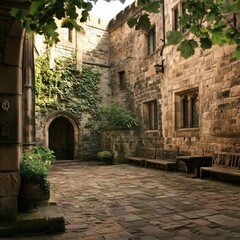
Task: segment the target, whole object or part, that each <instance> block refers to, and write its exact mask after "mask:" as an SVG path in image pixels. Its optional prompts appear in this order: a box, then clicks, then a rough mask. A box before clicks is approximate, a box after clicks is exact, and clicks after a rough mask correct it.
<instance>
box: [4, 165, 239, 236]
mask: <svg viewBox="0 0 240 240" xmlns="http://www.w3.org/2000/svg"><path fill="white" fill-rule="evenodd" d="M49 180H50V181H51V186H52V187H53V196H54V198H55V199H54V200H55V201H56V202H57V205H58V206H59V208H60V209H61V211H62V212H63V214H64V217H65V222H66V231H65V232H64V233H61V234H54V235H44V236H32V237H18V239H19V240H25V239H29V240H30V239H31V240H41V239H46V240H62V239H72V240H75V239H81V240H101V239H105V240H125V239H131V240H137V239H139V240H155V239H166V240H167V239H168V240H169V239H174V240H198V239H203V240H208V239H216V240H222V239H228V240H230V239H240V185H234V184H233V183H226V182H222V181H215V180H209V179H204V180H201V179H197V178H191V177H188V176H186V174H185V173H176V172H168V173H166V172H165V171H163V170H159V169H152V168H147V169H146V168H140V167H139V166H133V165H128V164H122V165H100V164H97V163H79V162H70V161H69V162H67V163H66V162H62V163H56V164H55V165H54V166H53V168H52V172H51V174H50V176H49ZM6 239H10V238H6Z"/></svg>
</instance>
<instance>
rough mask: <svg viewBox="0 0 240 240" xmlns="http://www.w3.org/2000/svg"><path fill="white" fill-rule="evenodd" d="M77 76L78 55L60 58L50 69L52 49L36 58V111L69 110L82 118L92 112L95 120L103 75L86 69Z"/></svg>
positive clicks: (98, 112) (97, 113)
mask: <svg viewBox="0 0 240 240" xmlns="http://www.w3.org/2000/svg"><path fill="white" fill-rule="evenodd" d="M76 73H78V71H77V65H76V55H75V54H74V53H72V56H70V57H59V58H56V59H55V60H54V67H53V68H50V50H49V49H47V50H46V52H45V53H44V54H43V55H41V56H39V57H37V59H36V111H39V112H52V111H56V110H61V109H65V110H67V111H69V112H71V113H73V114H75V115H76V116H78V117H79V118H81V116H82V114H83V113H89V114H90V115H91V120H92V119H97V118H98V117H99V114H100V111H99V107H98V104H99V103H100V102H101V96H100V94H99V83H100V74H99V73H97V72H93V71H92V70H91V69H90V68H87V67H84V68H83V69H82V72H81V75H80V76H78V75H77V74H76Z"/></svg>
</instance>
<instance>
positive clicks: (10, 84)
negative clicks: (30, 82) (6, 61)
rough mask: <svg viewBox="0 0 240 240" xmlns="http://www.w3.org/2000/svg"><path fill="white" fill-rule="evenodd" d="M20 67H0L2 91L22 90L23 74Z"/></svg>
mask: <svg viewBox="0 0 240 240" xmlns="http://www.w3.org/2000/svg"><path fill="white" fill-rule="evenodd" d="M20 70H21V69H20V68H18V67H0V92H1V93H18V94H21V92H22V74H21V71H20Z"/></svg>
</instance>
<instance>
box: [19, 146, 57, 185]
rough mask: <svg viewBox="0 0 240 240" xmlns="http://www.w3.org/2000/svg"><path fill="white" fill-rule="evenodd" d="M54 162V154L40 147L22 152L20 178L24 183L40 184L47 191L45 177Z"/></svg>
mask: <svg viewBox="0 0 240 240" xmlns="http://www.w3.org/2000/svg"><path fill="white" fill-rule="evenodd" d="M54 160H55V156H54V152H53V151H51V150H50V149H48V148H44V147H41V146H36V147H35V148H34V149H33V150H32V151H30V150H29V151H26V152H24V153H23V155H22V161H21V163H20V173H21V178H22V179H23V180H26V181H37V182H40V183H41V184H42V185H43V186H44V187H45V189H48V187H49V183H48V181H47V176H48V174H49V170H50V166H51V164H52V162H53V161H54Z"/></svg>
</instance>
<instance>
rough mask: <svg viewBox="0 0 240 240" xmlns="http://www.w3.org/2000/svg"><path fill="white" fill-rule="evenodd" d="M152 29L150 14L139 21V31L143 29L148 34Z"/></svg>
mask: <svg viewBox="0 0 240 240" xmlns="http://www.w3.org/2000/svg"><path fill="white" fill-rule="evenodd" d="M150 28H151V21H150V19H149V15H148V14H144V15H142V16H141V17H140V18H139V20H138V24H137V27H136V29H137V30H139V29H143V30H145V31H146V32H148V31H149V30H150Z"/></svg>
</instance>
